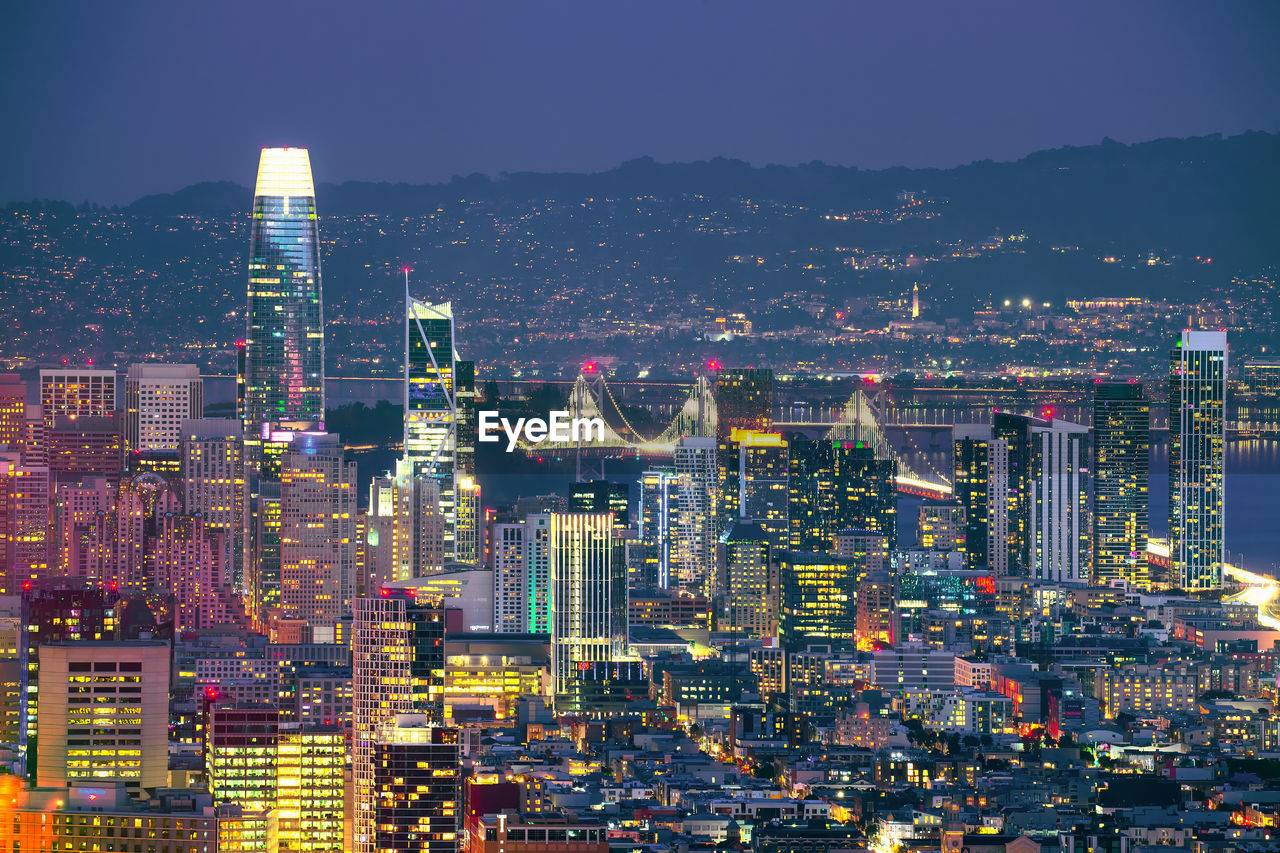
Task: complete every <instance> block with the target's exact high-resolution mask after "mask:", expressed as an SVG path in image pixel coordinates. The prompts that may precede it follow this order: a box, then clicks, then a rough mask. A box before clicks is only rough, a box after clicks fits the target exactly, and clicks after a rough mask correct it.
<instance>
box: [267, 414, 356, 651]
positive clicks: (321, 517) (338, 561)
mask: <svg viewBox="0 0 1280 853" xmlns="http://www.w3.org/2000/svg"><path fill="white" fill-rule="evenodd" d="M355 517H356V464H355V462H348V461H347V459H346V455H345V453H344V451H343V449H342V445H341V443H340V442H339V440H338V436H336V435H331V434H327V433H297V434H296V435H295V438H294V442H293V444H292V445H291V449H290V450H289V451H288V452H287V453H285V455H284V458H283V461H282V463H281V470H280V606H281V607H283V608H284V610H285V612H286V613H289V614H294V615H296V617H297V618H301V619H304V620H306V622H307V623H308V624H309V625H311V626H312V627H313V628H315V627H320V626H325V627H332V626H333V625H335V624H336V623H337V622H338V621H339V620H340V619H341V618H342V617H343V616H344V615H346V614H348V613H349V612H350V610H351V602H352V600H353V599H354V598H355Z"/></svg>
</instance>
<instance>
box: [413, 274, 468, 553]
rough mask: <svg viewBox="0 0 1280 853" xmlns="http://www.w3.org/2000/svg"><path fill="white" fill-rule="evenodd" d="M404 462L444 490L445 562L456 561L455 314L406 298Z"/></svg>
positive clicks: (444, 306)
mask: <svg viewBox="0 0 1280 853" xmlns="http://www.w3.org/2000/svg"><path fill="white" fill-rule="evenodd" d="M405 300H406V310H405V327H404V365H405V377H404V379H405V382H404V394H405V399H404V458H405V460H406V461H407V462H409V464H410V465H411V466H412V471H411V474H412V475H413V476H415V477H418V476H422V477H430V478H432V479H433V480H435V481H436V482H437V483H439V484H440V512H441V513H442V514H443V515H444V553H445V559H446V560H454V559H457V524H458V518H457V505H456V504H457V490H456V481H457V476H458V470H457V463H458V427H459V424H458V395H457V383H456V382H455V378H456V375H457V356H456V353H455V352H454V349H453V308H452V307H451V306H450V304H449V303H448V302H445V303H443V304H440V305H428V304H427V303H425V302H420V301H419V300H417V299H414V298H413V297H412V296H409V294H408V292H407V291H406V293H405Z"/></svg>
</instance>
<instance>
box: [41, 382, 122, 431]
mask: <svg viewBox="0 0 1280 853" xmlns="http://www.w3.org/2000/svg"><path fill="white" fill-rule="evenodd" d="M40 407H41V409H42V410H43V413H44V422H45V426H48V427H52V426H53V424H54V422H55V421H56V420H57V419H58V418H59V417H61V416H63V415H66V416H68V417H76V418H81V417H90V418H107V417H111V416H112V415H114V414H115V411H116V372H115V371H114V370H94V369H93V368H69V369H62V370H42V371H40Z"/></svg>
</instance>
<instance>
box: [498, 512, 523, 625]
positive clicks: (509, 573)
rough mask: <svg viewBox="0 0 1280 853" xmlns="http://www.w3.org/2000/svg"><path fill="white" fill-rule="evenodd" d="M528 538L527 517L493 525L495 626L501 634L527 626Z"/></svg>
mask: <svg viewBox="0 0 1280 853" xmlns="http://www.w3.org/2000/svg"><path fill="white" fill-rule="evenodd" d="M524 539H525V525H524V522H523V521H519V522H516V521H508V522H498V523H496V524H494V525H493V630H494V631H495V632H496V633H499V634H522V633H524V631H525V628H526V619H527V608H526V605H525V593H526V589H527V587H526V585H525V572H524V565H525V562H524V561H525V541H524Z"/></svg>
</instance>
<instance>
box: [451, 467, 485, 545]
mask: <svg viewBox="0 0 1280 853" xmlns="http://www.w3.org/2000/svg"><path fill="white" fill-rule="evenodd" d="M454 515H455V518H456V521H457V523H456V525H455V527H454V540H453V549H454V559H455V560H456V561H458V562H459V563H470V564H472V565H476V564H478V563H479V562H480V557H481V553H480V551H481V549H480V526H481V520H482V510H481V504H480V481H479V480H477V479H476V478H475V476H474V475H472V474H461V475H459V476H458V479H457V483H456V488H455V495H454Z"/></svg>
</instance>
